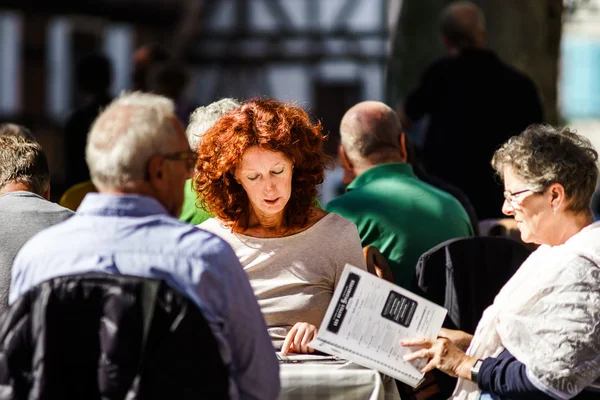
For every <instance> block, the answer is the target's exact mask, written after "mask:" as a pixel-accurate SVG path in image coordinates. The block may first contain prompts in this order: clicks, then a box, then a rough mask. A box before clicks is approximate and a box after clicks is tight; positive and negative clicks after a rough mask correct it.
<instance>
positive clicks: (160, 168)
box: [146, 156, 167, 187]
mask: <svg viewBox="0 0 600 400" xmlns="http://www.w3.org/2000/svg"><path fill="white" fill-rule="evenodd" d="M165 165H166V163H165V159H164V158H162V157H160V156H154V157H152V158H151V159H150V161H149V162H148V167H147V169H146V172H147V174H148V181H149V183H150V185H152V186H153V187H161V186H164V184H165V182H166V180H167V174H166V171H165Z"/></svg>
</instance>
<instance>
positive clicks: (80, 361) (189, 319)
mask: <svg viewBox="0 0 600 400" xmlns="http://www.w3.org/2000/svg"><path fill="white" fill-rule="evenodd" d="M149 293H150V295H149ZM15 338H16V339H15ZM228 379H229V377H228V372H227V368H226V366H225V365H224V364H223V362H222V360H221V357H220V354H219V350H218V344H217V342H216V340H215V338H214V336H213V334H212V331H211V330H210V327H209V326H208V323H207V322H206V320H205V319H204V317H203V315H202V313H201V311H200V309H199V308H198V307H197V306H196V305H195V304H194V303H193V302H191V301H190V300H189V299H188V298H187V297H185V296H183V295H181V294H180V293H178V292H177V291H175V290H173V289H171V288H170V287H168V286H167V285H166V284H165V283H164V282H162V281H156V280H151V279H143V278H137V277H130V276H117V275H106V274H89V275H79V276H66V277H60V278H55V279H52V280H49V281H46V282H44V283H42V284H40V285H38V286H36V287H35V288H33V289H32V290H30V291H28V292H27V293H26V294H25V295H23V296H22V297H21V298H20V299H19V300H17V301H16V302H15V303H14V304H13V305H11V307H10V308H9V309H8V310H7V311H6V312H5V313H4V314H2V316H1V317H0V393H10V394H11V395H9V397H6V398H11V399H12V398H15V399H20V398H30V399H33V398H35V399H38V398H52V399H54V398H56V399H100V398H102V399H137V398H143V399H165V398H177V399H192V398H219V399H225V398H228V385H229V382H228ZM2 398H5V397H2Z"/></svg>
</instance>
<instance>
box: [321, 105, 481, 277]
mask: <svg viewBox="0 0 600 400" xmlns="http://www.w3.org/2000/svg"><path fill="white" fill-rule="evenodd" d="M340 134H341V145H340V149H339V157H340V165H341V166H342V167H343V168H344V170H345V175H344V183H345V184H348V186H347V188H346V193H345V194H343V195H342V196H340V197H338V198H336V199H334V200H332V201H331V202H329V203H328V204H327V207H326V209H327V211H330V212H335V213H337V214H340V215H342V216H343V217H345V218H347V219H349V220H350V221H353V222H354V223H355V224H356V225H357V227H358V233H359V235H360V238H361V241H362V245H363V247H364V246H368V245H373V246H375V247H377V248H378V249H379V250H380V251H381V253H382V254H383V255H384V256H385V257H386V258H387V260H388V262H389V265H390V269H391V270H392V273H393V275H394V280H395V281H396V283H397V284H398V285H400V286H402V287H405V288H409V289H410V287H411V284H412V280H413V277H414V273H415V266H416V264H417V261H418V259H419V257H420V256H421V254H423V253H425V252H426V251H427V250H429V249H431V248H432V247H434V246H435V245H437V244H439V243H441V242H443V241H445V240H447V239H451V238H455V237H461V236H473V228H472V226H471V223H470V220H469V216H468V215H467V212H466V211H465V209H464V208H463V207H462V205H461V204H460V203H459V202H458V200H456V199H455V198H454V197H452V195H450V194H449V193H446V192H443V191H441V190H439V189H437V188H435V187H433V186H431V185H429V184H427V183H425V182H423V181H421V180H419V178H417V177H416V175H415V174H414V172H413V169H412V166H411V165H410V164H408V163H407V162H406V148H405V144H404V133H403V132H402V127H401V125H400V121H399V120H398V116H397V115H396V113H395V112H394V111H393V110H392V109H391V108H390V107H388V106H387V105H385V104H383V103H380V102H374V101H365V102H362V103H359V104H357V105H355V106H354V107H352V108H350V110H348V111H347V112H346V114H345V115H344V117H343V118H342V122H341V125H340Z"/></svg>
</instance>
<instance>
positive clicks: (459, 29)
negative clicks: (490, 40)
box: [440, 1, 485, 51]
mask: <svg viewBox="0 0 600 400" xmlns="http://www.w3.org/2000/svg"><path fill="white" fill-rule="evenodd" d="M440 25H441V31H442V36H443V37H444V41H445V44H446V46H447V47H453V48H455V49H457V50H458V51H461V50H464V49H469V48H481V47H484V46H485V17H484V16H483V12H482V11H481V9H480V8H479V7H478V6H477V5H475V4H473V3H471V2H469V1H458V2H454V3H451V4H449V5H448V6H446V8H444V10H443V11H442V16H441V21H440Z"/></svg>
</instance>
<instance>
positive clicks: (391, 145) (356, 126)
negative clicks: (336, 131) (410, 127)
mask: <svg viewBox="0 0 600 400" xmlns="http://www.w3.org/2000/svg"><path fill="white" fill-rule="evenodd" d="M367 109H369V110H370V112H377V113H378V114H377V117H374V116H369V115H368V114H369V111H366V110H367ZM361 110H362V111H361ZM400 133H402V125H401V124H400V120H399V119H398V115H397V114H396V113H395V112H394V110H392V109H391V108H390V107H389V106H387V105H386V104H384V103H381V102H374V101H368V102H362V103H359V104H357V105H356V106H354V107H352V108H351V109H350V110H348V112H347V113H346V114H345V115H344V117H343V118H342V123H341V125H340V138H341V143H342V147H343V148H344V152H345V153H346V155H347V156H348V158H349V159H350V161H351V162H352V163H353V164H356V165H364V164H365V162H366V161H369V163H370V164H379V163H381V162H385V161H384V160H383V159H386V158H387V156H388V155H390V154H393V155H394V156H398V155H399V142H398V139H399V137H400Z"/></svg>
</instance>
